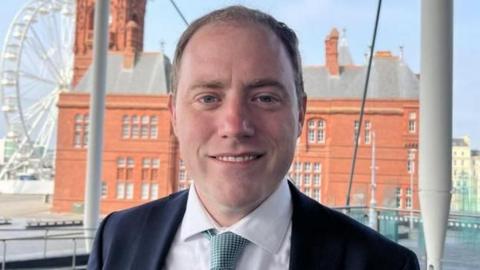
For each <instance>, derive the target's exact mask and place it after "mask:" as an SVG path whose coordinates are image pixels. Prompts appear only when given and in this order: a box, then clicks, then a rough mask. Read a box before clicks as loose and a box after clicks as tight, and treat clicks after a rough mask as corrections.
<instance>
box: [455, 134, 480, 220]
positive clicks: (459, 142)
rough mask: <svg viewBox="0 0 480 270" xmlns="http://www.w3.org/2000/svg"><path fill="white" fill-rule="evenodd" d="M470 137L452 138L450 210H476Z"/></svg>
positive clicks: (475, 185)
mask: <svg viewBox="0 0 480 270" xmlns="http://www.w3.org/2000/svg"><path fill="white" fill-rule="evenodd" d="M472 165H473V163H472V155H471V148H470V138H469V137H468V136H464V137H463V138H461V139H458V138H454V139H453V140H452V189H453V190H452V202H451V210H452V211H461V212H474V211H476V210H477V206H476V205H477V202H476V200H477V199H476V198H477V184H476V181H475V178H474V177H473V172H474V171H473V166H472Z"/></svg>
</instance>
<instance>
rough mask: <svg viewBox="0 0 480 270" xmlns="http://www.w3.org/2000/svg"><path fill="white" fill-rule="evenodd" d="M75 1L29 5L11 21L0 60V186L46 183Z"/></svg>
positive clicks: (66, 80)
mask: <svg viewBox="0 0 480 270" xmlns="http://www.w3.org/2000/svg"><path fill="white" fill-rule="evenodd" d="M75 2H76V1H75V0H31V1H29V2H28V3H27V4H26V5H25V6H24V7H23V8H22V9H21V10H20V11H19V12H18V13H17V14H16V16H15V18H14V19H13V21H12V22H11V24H10V27H9V30H8V33H7V36H6V38H5V41H4V45H3V50H2V52H1V59H0V100H1V105H2V106H1V109H2V112H3V114H4V117H5V123H6V126H7V134H6V138H5V153H4V155H5V160H4V161H5V163H4V166H3V167H2V168H1V170H0V180H6V179H13V180H18V179H44V180H52V179H53V173H54V153H55V152H54V147H55V139H56V126H57V112H58V110H57V107H56V106H57V104H56V103H57V101H58V95H59V94H60V93H61V92H64V91H69V90H70V89H71V82H72V75H73V56H74V55H73V42H74V34H75V31H74V26H75V7H76V6H75Z"/></svg>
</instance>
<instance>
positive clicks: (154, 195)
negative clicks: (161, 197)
mask: <svg viewBox="0 0 480 270" xmlns="http://www.w3.org/2000/svg"><path fill="white" fill-rule="evenodd" d="M150 199H152V200H155V199H158V184H152V186H151V189H150Z"/></svg>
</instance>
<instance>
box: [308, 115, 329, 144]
mask: <svg viewBox="0 0 480 270" xmlns="http://www.w3.org/2000/svg"><path fill="white" fill-rule="evenodd" d="M307 126H308V142H309V143H324V142H325V120H323V119H311V120H308V124H307Z"/></svg>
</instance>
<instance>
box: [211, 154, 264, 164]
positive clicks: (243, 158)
mask: <svg viewBox="0 0 480 270" xmlns="http://www.w3.org/2000/svg"><path fill="white" fill-rule="evenodd" d="M212 157H213V158H215V159H217V160H220V161H224V162H247V161H251V160H255V159H258V158H260V157H261V155H259V154H245V155H219V156H212Z"/></svg>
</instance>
